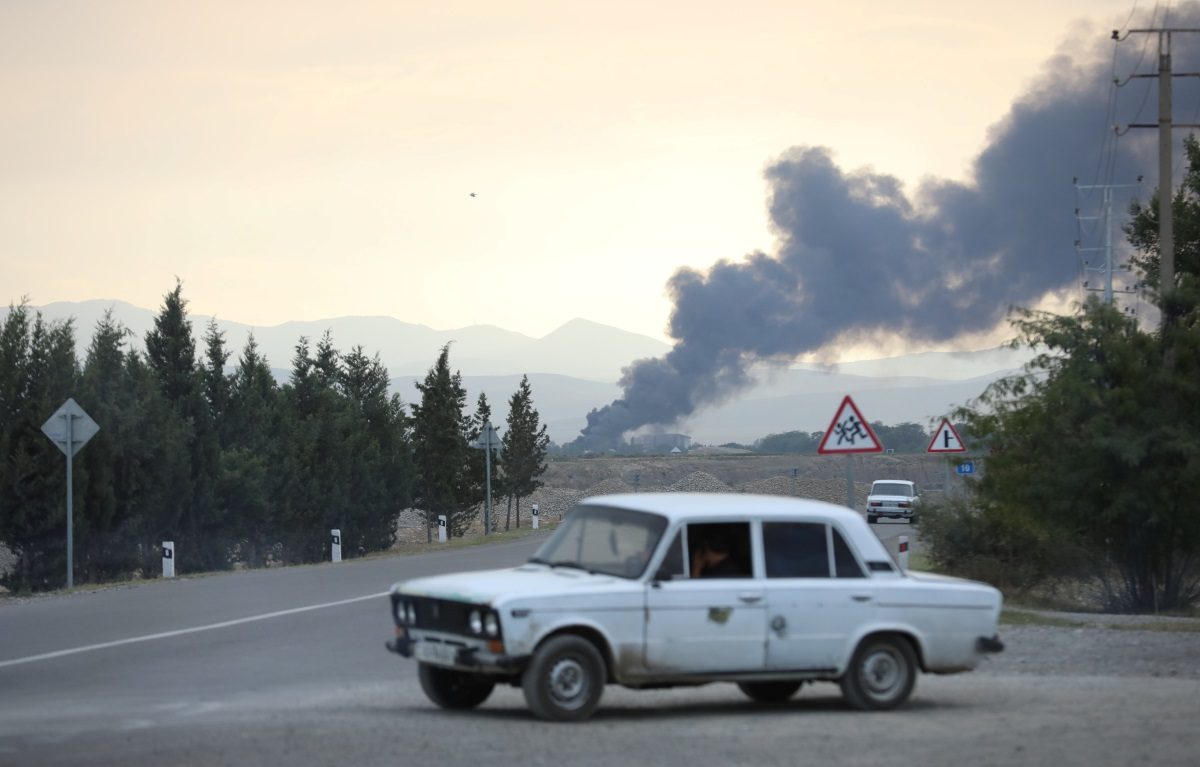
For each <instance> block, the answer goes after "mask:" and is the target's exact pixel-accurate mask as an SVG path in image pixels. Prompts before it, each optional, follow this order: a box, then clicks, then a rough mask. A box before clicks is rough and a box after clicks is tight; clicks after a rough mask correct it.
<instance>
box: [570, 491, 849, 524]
mask: <svg viewBox="0 0 1200 767" xmlns="http://www.w3.org/2000/svg"><path fill="white" fill-rule="evenodd" d="M579 503H580V505H588V506H611V507H615V508H621V509H632V510H636V511H648V512H653V513H656V514H662V515H663V516H665V517H669V518H671V519H679V518H681V517H689V518H698V517H728V516H729V515H730V514H738V515H742V514H747V515H749V514H752V515H754V516H759V517H772V516H779V517H794V516H796V515H812V516H820V517H824V518H826V519H830V518H833V519H846V520H849V519H858V520H861V516H860V515H859V513H858V512H856V511H851V510H850V509H848V508H846V507H845V506H838V505H836V504H832V503H826V502H825V501H817V500H813V499H811V498H792V497H788V496H782V495H753V494H750V493H623V494H620V495H599V496H593V497H591V498H585V499H583V500H582V501H580V502H579Z"/></svg>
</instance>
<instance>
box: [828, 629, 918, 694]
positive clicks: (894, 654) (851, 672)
mask: <svg viewBox="0 0 1200 767" xmlns="http://www.w3.org/2000/svg"><path fill="white" fill-rule="evenodd" d="M916 682H917V658H916V655H915V654H914V653H913V649H912V646H911V645H910V644H909V643H908V641H907V640H905V639H902V638H900V637H897V636H877V637H868V638H866V639H864V640H863V641H862V643H861V644H859V646H858V649H856V650H855V651H854V658H853V659H851V661H850V668H848V669H846V673H845V675H843V676H842V680H841V684H842V695H843V696H845V698H846V702H847V703H849V704H850V705H851V706H853V707H854V708H857V709H860V710H862V711H882V710H885V709H889V708H895V707H896V706H899V705H900V704H901V703H903V702H904V701H906V700H908V696H909V695H911V694H912V691H913V686H914V685H915V684H916Z"/></svg>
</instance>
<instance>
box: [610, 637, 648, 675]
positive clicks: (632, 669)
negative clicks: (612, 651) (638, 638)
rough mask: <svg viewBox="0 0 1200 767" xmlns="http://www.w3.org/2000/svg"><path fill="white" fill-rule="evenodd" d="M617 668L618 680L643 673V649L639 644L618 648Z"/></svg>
mask: <svg viewBox="0 0 1200 767" xmlns="http://www.w3.org/2000/svg"><path fill="white" fill-rule="evenodd" d="M616 660H617V667H616V669H614V671H615V676H616V677H617V678H618V679H626V678H628V677H631V676H636V675H637V674H638V672H640V671H642V668H643V664H642V648H641V645H638V644H626V645H621V646H620V647H619V648H617V659H616Z"/></svg>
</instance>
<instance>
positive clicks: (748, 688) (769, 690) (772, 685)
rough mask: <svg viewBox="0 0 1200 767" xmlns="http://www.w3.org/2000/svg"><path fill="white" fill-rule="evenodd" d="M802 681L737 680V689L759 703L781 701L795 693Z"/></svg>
mask: <svg viewBox="0 0 1200 767" xmlns="http://www.w3.org/2000/svg"><path fill="white" fill-rule="evenodd" d="M802 684H803V682H738V689H739V690H741V691H742V692H744V693H745V694H746V697H748V698H750V700H756V701H758V702H759V703H783V702H784V701H785V700H787V699H788V698H790V697H792V696H793V695H795V694H796V691H797V690H799V689H800V685H802Z"/></svg>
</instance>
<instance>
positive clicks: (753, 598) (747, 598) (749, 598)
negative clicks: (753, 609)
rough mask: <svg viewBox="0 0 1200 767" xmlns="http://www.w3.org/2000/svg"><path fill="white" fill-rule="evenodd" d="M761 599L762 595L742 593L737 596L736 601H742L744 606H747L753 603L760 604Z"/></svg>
mask: <svg viewBox="0 0 1200 767" xmlns="http://www.w3.org/2000/svg"><path fill="white" fill-rule="evenodd" d="M762 598H763V595H762V594H751V593H749V592H743V593H741V594H738V599H740V600H742V601H743V602H745V603H746V604H749V605H752V604H754V603H755V602H761V601H762Z"/></svg>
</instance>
